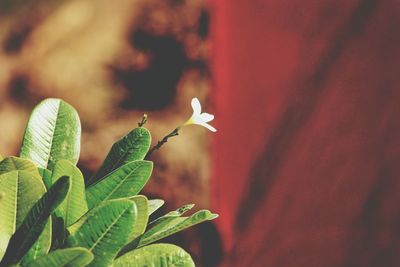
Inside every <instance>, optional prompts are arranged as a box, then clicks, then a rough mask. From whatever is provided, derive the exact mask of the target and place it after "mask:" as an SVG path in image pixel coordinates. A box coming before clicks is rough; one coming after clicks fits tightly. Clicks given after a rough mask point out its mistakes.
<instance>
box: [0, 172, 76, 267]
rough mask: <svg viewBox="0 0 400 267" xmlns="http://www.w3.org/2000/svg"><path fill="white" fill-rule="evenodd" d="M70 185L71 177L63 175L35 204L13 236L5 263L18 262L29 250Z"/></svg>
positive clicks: (5, 256)
mask: <svg viewBox="0 0 400 267" xmlns="http://www.w3.org/2000/svg"><path fill="white" fill-rule="evenodd" d="M69 187H70V183H69V177H62V178H60V179H59V180H58V181H57V182H56V183H55V184H54V185H53V186H52V187H51V188H50V189H49V191H47V192H46V193H45V194H44V195H43V196H42V197H41V198H40V199H39V200H38V201H37V202H36V203H35V204H34V205H33V207H32V208H31V209H30V211H29V213H28V214H27V215H26V217H25V219H24V221H23V223H22V224H21V226H20V227H19V228H18V229H17V231H16V232H15V234H14V235H13V236H12V237H11V239H10V243H9V246H8V248H7V251H6V253H5V255H4V258H3V261H2V264H3V265H12V264H17V263H18V262H19V261H20V260H21V259H22V257H23V256H24V255H25V254H26V253H27V252H28V250H29V249H30V248H31V247H32V245H33V244H34V243H35V241H36V240H37V239H38V237H39V236H40V234H41V233H42V232H43V229H44V228H45V226H46V223H47V219H48V218H49V216H50V214H51V213H52V212H53V211H54V210H55V209H56V208H57V206H58V205H59V204H60V203H61V202H62V201H63V200H64V198H65V197H66V195H67V193H68V190H69Z"/></svg>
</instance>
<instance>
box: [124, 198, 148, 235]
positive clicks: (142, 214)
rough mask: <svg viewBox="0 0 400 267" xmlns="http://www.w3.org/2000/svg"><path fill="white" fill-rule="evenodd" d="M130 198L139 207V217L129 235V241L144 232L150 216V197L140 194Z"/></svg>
mask: <svg viewBox="0 0 400 267" xmlns="http://www.w3.org/2000/svg"><path fill="white" fill-rule="evenodd" d="M129 200H131V201H133V202H135V204H136V207H137V214H138V215H137V219H136V222H135V225H134V227H133V231H132V232H131V235H130V236H129V241H132V240H134V239H135V238H137V237H139V236H140V235H141V234H143V233H144V231H145V230H146V227H147V222H148V220H149V216H148V212H149V210H148V204H147V202H148V199H147V197H145V196H142V195H139V196H134V197H131V198H129Z"/></svg>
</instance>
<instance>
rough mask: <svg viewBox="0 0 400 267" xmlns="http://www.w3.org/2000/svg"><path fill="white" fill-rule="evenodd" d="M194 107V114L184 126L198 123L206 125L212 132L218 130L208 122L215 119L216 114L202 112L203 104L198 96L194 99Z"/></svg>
mask: <svg viewBox="0 0 400 267" xmlns="http://www.w3.org/2000/svg"><path fill="white" fill-rule="evenodd" d="M192 108H193V115H192V117H191V118H190V119H189V120H188V121H187V122H186V123H185V124H184V125H183V126H185V125H191V124H197V125H201V126H203V127H206V128H207V129H208V130H210V131H212V132H216V131H217V129H215V128H214V127H212V126H211V125H210V124H208V122H210V121H212V120H213V119H214V115H212V114H209V113H205V112H204V113H201V104H200V101H199V100H198V99H197V97H195V98H193V99H192Z"/></svg>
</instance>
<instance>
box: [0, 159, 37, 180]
mask: <svg viewBox="0 0 400 267" xmlns="http://www.w3.org/2000/svg"><path fill="white" fill-rule="evenodd" d="M18 170H20V171H26V172H29V173H32V174H33V175H36V176H39V172H38V169H37V167H36V166H35V164H34V163H33V162H32V161H30V160H27V159H23V158H18V157H7V158H5V159H3V160H2V161H1V162H0V175H1V174H4V173H6V172H10V171H18Z"/></svg>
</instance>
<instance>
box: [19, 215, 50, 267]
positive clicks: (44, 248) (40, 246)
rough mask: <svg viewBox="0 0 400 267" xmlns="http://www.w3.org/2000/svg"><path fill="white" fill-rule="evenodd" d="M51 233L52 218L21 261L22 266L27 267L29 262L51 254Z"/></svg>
mask: <svg viewBox="0 0 400 267" xmlns="http://www.w3.org/2000/svg"><path fill="white" fill-rule="evenodd" d="M51 231H52V220H51V218H49V219H48V220H47V223H46V226H45V227H44V229H43V232H42V233H41V234H40V236H39V238H38V239H37V240H36V242H35V243H34V244H33V246H32V247H31V248H30V249H29V251H28V252H27V253H26V254H25V256H24V257H23V258H22V261H21V263H22V266H25V265H26V264H28V263H29V262H31V261H33V260H35V259H37V258H38V257H40V256H43V255H46V254H47V253H48V252H49V250H50V246H51V239H52V233H51Z"/></svg>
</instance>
